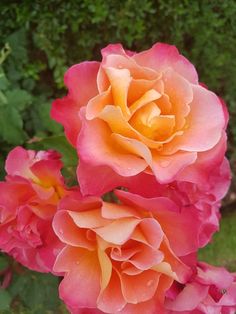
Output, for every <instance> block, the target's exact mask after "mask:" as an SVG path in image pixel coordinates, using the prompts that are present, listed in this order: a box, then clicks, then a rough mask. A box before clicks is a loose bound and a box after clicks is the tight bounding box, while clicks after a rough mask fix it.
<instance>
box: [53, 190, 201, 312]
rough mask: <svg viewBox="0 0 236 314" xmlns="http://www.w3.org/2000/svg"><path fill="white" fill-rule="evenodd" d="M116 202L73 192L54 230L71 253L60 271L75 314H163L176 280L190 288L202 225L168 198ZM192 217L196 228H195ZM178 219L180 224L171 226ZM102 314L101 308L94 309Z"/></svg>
mask: <svg viewBox="0 0 236 314" xmlns="http://www.w3.org/2000/svg"><path fill="white" fill-rule="evenodd" d="M116 196H117V197H118V203H117V204H116V203H108V202H104V201H102V199H100V198H97V197H93V196H90V197H85V198H83V197H81V195H80V194H78V193H75V194H74V195H72V194H70V195H69V196H66V197H65V198H63V199H62V200H61V202H60V205H59V208H60V210H59V211H58V212H57V213H56V214H55V217H54V220H53V227H54V231H55V233H56V234H57V236H58V237H59V239H60V240H61V241H62V242H63V243H64V245H65V248H64V249H63V250H62V251H61V252H60V253H59V255H58V256H57V259H56V262H55V265H54V271H55V272H61V273H65V277H64V279H63V280H62V282H61V284H60V287H59V292H60V297H61V298H62V300H63V301H64V302H65V303H66V304H67V306H68V308H69V309H70V310H71V313H83V311H82V310H83V308H85V309H86V308H87V310H88V312H86V313H90V312H89V311H90V310H91V313H93V312H92V309H94V310H99V311H102V312H104V313H122V314H125V313H136V314H138V313H139V314H141V313H142V314H143V313H149V314H152V313H157V311H159V312H158V313H162V312H161V311H162V310H163V303H164V299H165V292H166V291H167V290H168V289H169V288H170V286H171V284H172V283H173V281H174V280H176V281H177V282H179V283H183V284H184V283H185V282H186V281H187V280H188V279H189V278H190V276H191V275H192V270H191V268H190V267H189V266H188V265H186V264H185V263H184V262H183V261H181V259H183V260H184V259H185V260H186V261H187V260H191V265H194V264H195V257H194V256H195V255H194V254H195V252H196V251H197V249H198V247H199V243H198V240H197V238H198V237H197V235H198V233H199V230H200V221H199V220H198V215H197V212H196V211H193V210H191V209H186V210H185V211H184V210H183V211H182V212H179V211H178V207H177V206H176V205H175V203H174V202H173V201H171V200H169V199H168V198H166V197H157V198H152V199H146V198H143V197H141V196H139V195H135V194H131V193H128V192H124V191H116ZM192 220H194V226H193V225H192ZM173 222H174V223H173ZM95 312H96V311H95Z"/></svg>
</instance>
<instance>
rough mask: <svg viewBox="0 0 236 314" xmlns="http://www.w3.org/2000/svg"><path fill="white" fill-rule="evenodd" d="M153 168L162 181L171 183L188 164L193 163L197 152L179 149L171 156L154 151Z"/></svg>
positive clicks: (159, 180) (158, 179)
mask: <svg viewBox="0 0 236 314" xmlns="http://www.w3.org/2000/svg"><path fill="white" fill-rule="evenodd" d="M152 156H153V165H152V169H153V172H154V174H155V176H156V178H157V181H158V182H160V183H169V182H171V181H173V180H174V179H175V176H176V175H177V174H178V173H179V172H180V171H181V170H183V169H184V168H185V167H187V166H188V165H191V164H193V163H194V162H195V161H196V159H197V153H195V152H182V151H179V152H177V153H175V154H173V155H171V156H163V155H159V154H157V153H156V152H154V151H153V154H152Z"/></svg>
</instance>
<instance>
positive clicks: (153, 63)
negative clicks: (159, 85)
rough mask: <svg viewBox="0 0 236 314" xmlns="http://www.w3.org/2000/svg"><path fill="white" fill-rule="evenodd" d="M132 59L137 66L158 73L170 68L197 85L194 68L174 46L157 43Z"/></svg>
mask: <svg viewBox="0 0 236 314" xmlns="http://www.w3.org/2000/svg"><path fill="white" fill-rule="evenodd" d="M132 58H133V59H134V60H135V61H136V62H137V63H138V64H139V65H142V66H145V67H149V68H151V69H154V70H156V71H159V72H162V71H165V70H166V69H167V68H172V69H174V70H175V71H176V72H177V73H179V74H180V75H182V76H183V77H185V78H186V79H187V80H188V81H190V82H191V83H194V84H197V83H198V75H197V72H196V70H195V68H194V66H193V65H192V64H191V63H190V62H189V61H188V60H187V59H186V58H185V57H184V56H182V55H180V54H179V52H178V50H177V49H176V47H175V46H171V45H167V44H162V43H157V44H155V45H154V46H152V48H151V49H149V50H146V51H143V52H140V53H137V54H136V55H134V56H133V57H132Z"/></svg>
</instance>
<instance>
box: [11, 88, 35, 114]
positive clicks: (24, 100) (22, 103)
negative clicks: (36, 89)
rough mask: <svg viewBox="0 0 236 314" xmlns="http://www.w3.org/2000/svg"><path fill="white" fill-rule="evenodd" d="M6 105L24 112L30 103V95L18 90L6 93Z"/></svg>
mask: <svg viewBox="0 0 236 314" xmlns="http://www.w3.org/2000/svg"><path fill="white" fill-rule="evenodd" d="M6 97H7V100H8V105H9V106H13V107H15V108H16V109H17V110H18V111H22V110H24V109H25V108H26V107H28V106H29V105H30V104H31V102H32V97H31V95H30V94H29V93H28V92H27V91H25V90H23V89H20V88H15V89H13V90H8V91H6Z"/></svg>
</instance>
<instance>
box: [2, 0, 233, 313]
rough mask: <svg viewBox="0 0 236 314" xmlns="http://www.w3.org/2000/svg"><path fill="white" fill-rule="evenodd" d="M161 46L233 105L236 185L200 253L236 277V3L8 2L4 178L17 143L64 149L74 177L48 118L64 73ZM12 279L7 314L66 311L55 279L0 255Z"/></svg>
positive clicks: (4, 23)
mask: <svg viewBox="0 0 236 314" xmlns="http://www.w3.org/2000/svg"><path fill="white" fill-rule="evenodd" d="M157 41H161V42H167V43H170V44H174V45H176V46H177V47H178V48H179V50H180V51H181V53H183V54H184V55H185V56H186V57H187V58H189V60H191V61H192V63H193V64H194V65H195V66H196V68H197V71H198V73H199V76H200V81H201V82H204V83H205V84H206V85H207V86H208V87H209V88H210V89H212V90H214V91H215V92H216V93H217V94H218V95H220V96H221V97H222V98H223V99H224V100H225V101H226V103H227V105H228V108H229V112H230V123H229V128H228V136H229V149H228V157H229V159H230V162H231V167H232V170H233V182H232V187H231V190H230V192H229V193H228V196H227V197H226V200H225V202H224V206H223V209H222V212H223V220H222V230H221V233H220V234H217V235H216V236H215V238H214V241H213V243H212V244H210V245H209V247H208V248H206V249H204V250H203V251H202V252H201V253H200V256H201V257H202V258H203V259H205V260H207V261H209V262H211V263H213V264H216V265H217V264H224V265H226V266H228V267H229V268H230V269H231V270H236V265H235V260H236V252H235V250H236V249H235V248H236V238H235V231H234V226H235V224H236V215H235V211H234V209H235V200H236V195H235V187H236V176H235V174H236V147H235V144H236V2H235V1H234V0H227V1H217V0H215V1H214V0H211V1H210V0H208V1H203V0H202V1H201V0H199V1H190V0H189V1H188V0H183V1H178V0H158V1H156V0H120V1H115V0H110V1H106V0H95V1H94V0H80V1H60V0H51V1H46V0H42V1H30V0H23V1H4V0H2V1H1V3H0V177H1V178H3V176H4V170H3V169H4V159H5V157H6V154H7V153H8V152H9V150H10V149H11V148H13V147H14V146H15V145H24V146H26V147H33V148H37V149H45V148H49V147H51V148H55V149H58V150H59V151H61V153H62V154H64V162H65V164H66V167H65V168H66V169H65V174H66V175H67V176H68V177H69V176H71V173H73V167H75V164H76V158H75V154H74V152H73V149H72V148H70V147H69V145H68V144H66V141H65V139H64V138H63V136H62V128H61V127H60V126H59V125H58V124H56V123H55V122H53V121H52V120H51V119H50V117H49V111H50V104H51V102H52V100H53V99H55V98H56V97H60V96H62V95H64V94H65V93H66V90H65V88H64V85H63V75H64V72H65V70H66V69H67V68H68V67H69V66H71V65H72V64H75V63H78V62H80V61H83V60H94V59H97V60H99V59H100V49H101V48H102V47H104V46H106V45H107V44H108V43H115V42H121V43H122V44H123V45H124V46H125V47H126V48H128V49H131V50H135V51H140V50H143V49H146V48H149V47H150V46H151V45H152V44H153V43H155V42H157ZM209 118H210V117H209ZM203 127H204V126H203ZM226 243H227V245H226ZM12 273H13V278H12V280H11V284H10V285H9V288H8V289H0V313H63V312H64V311H65V310H64V308H63V307H62V306H61V305H60V304H59V301H58V297H57V284H58V280H57V278H53V277H51V276H50V275H41V274H35V273H33V272H30V271H27V270H25V269H23V268H22V267H21V266H19V265H18V264H17V265H16V264H15V262H13V261H12V260H11V259H9V258H8V257H6V256H5V255H3V254H1V255H0V285H1V283H2V282H3V281H4V280H5V282H6V280H9V278H10V275H11V274H12ZM9 274H10V275H9ZM7 276H8V277H9V278H8V277H7ZM6 278H7V279H6Z"/></svg>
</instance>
